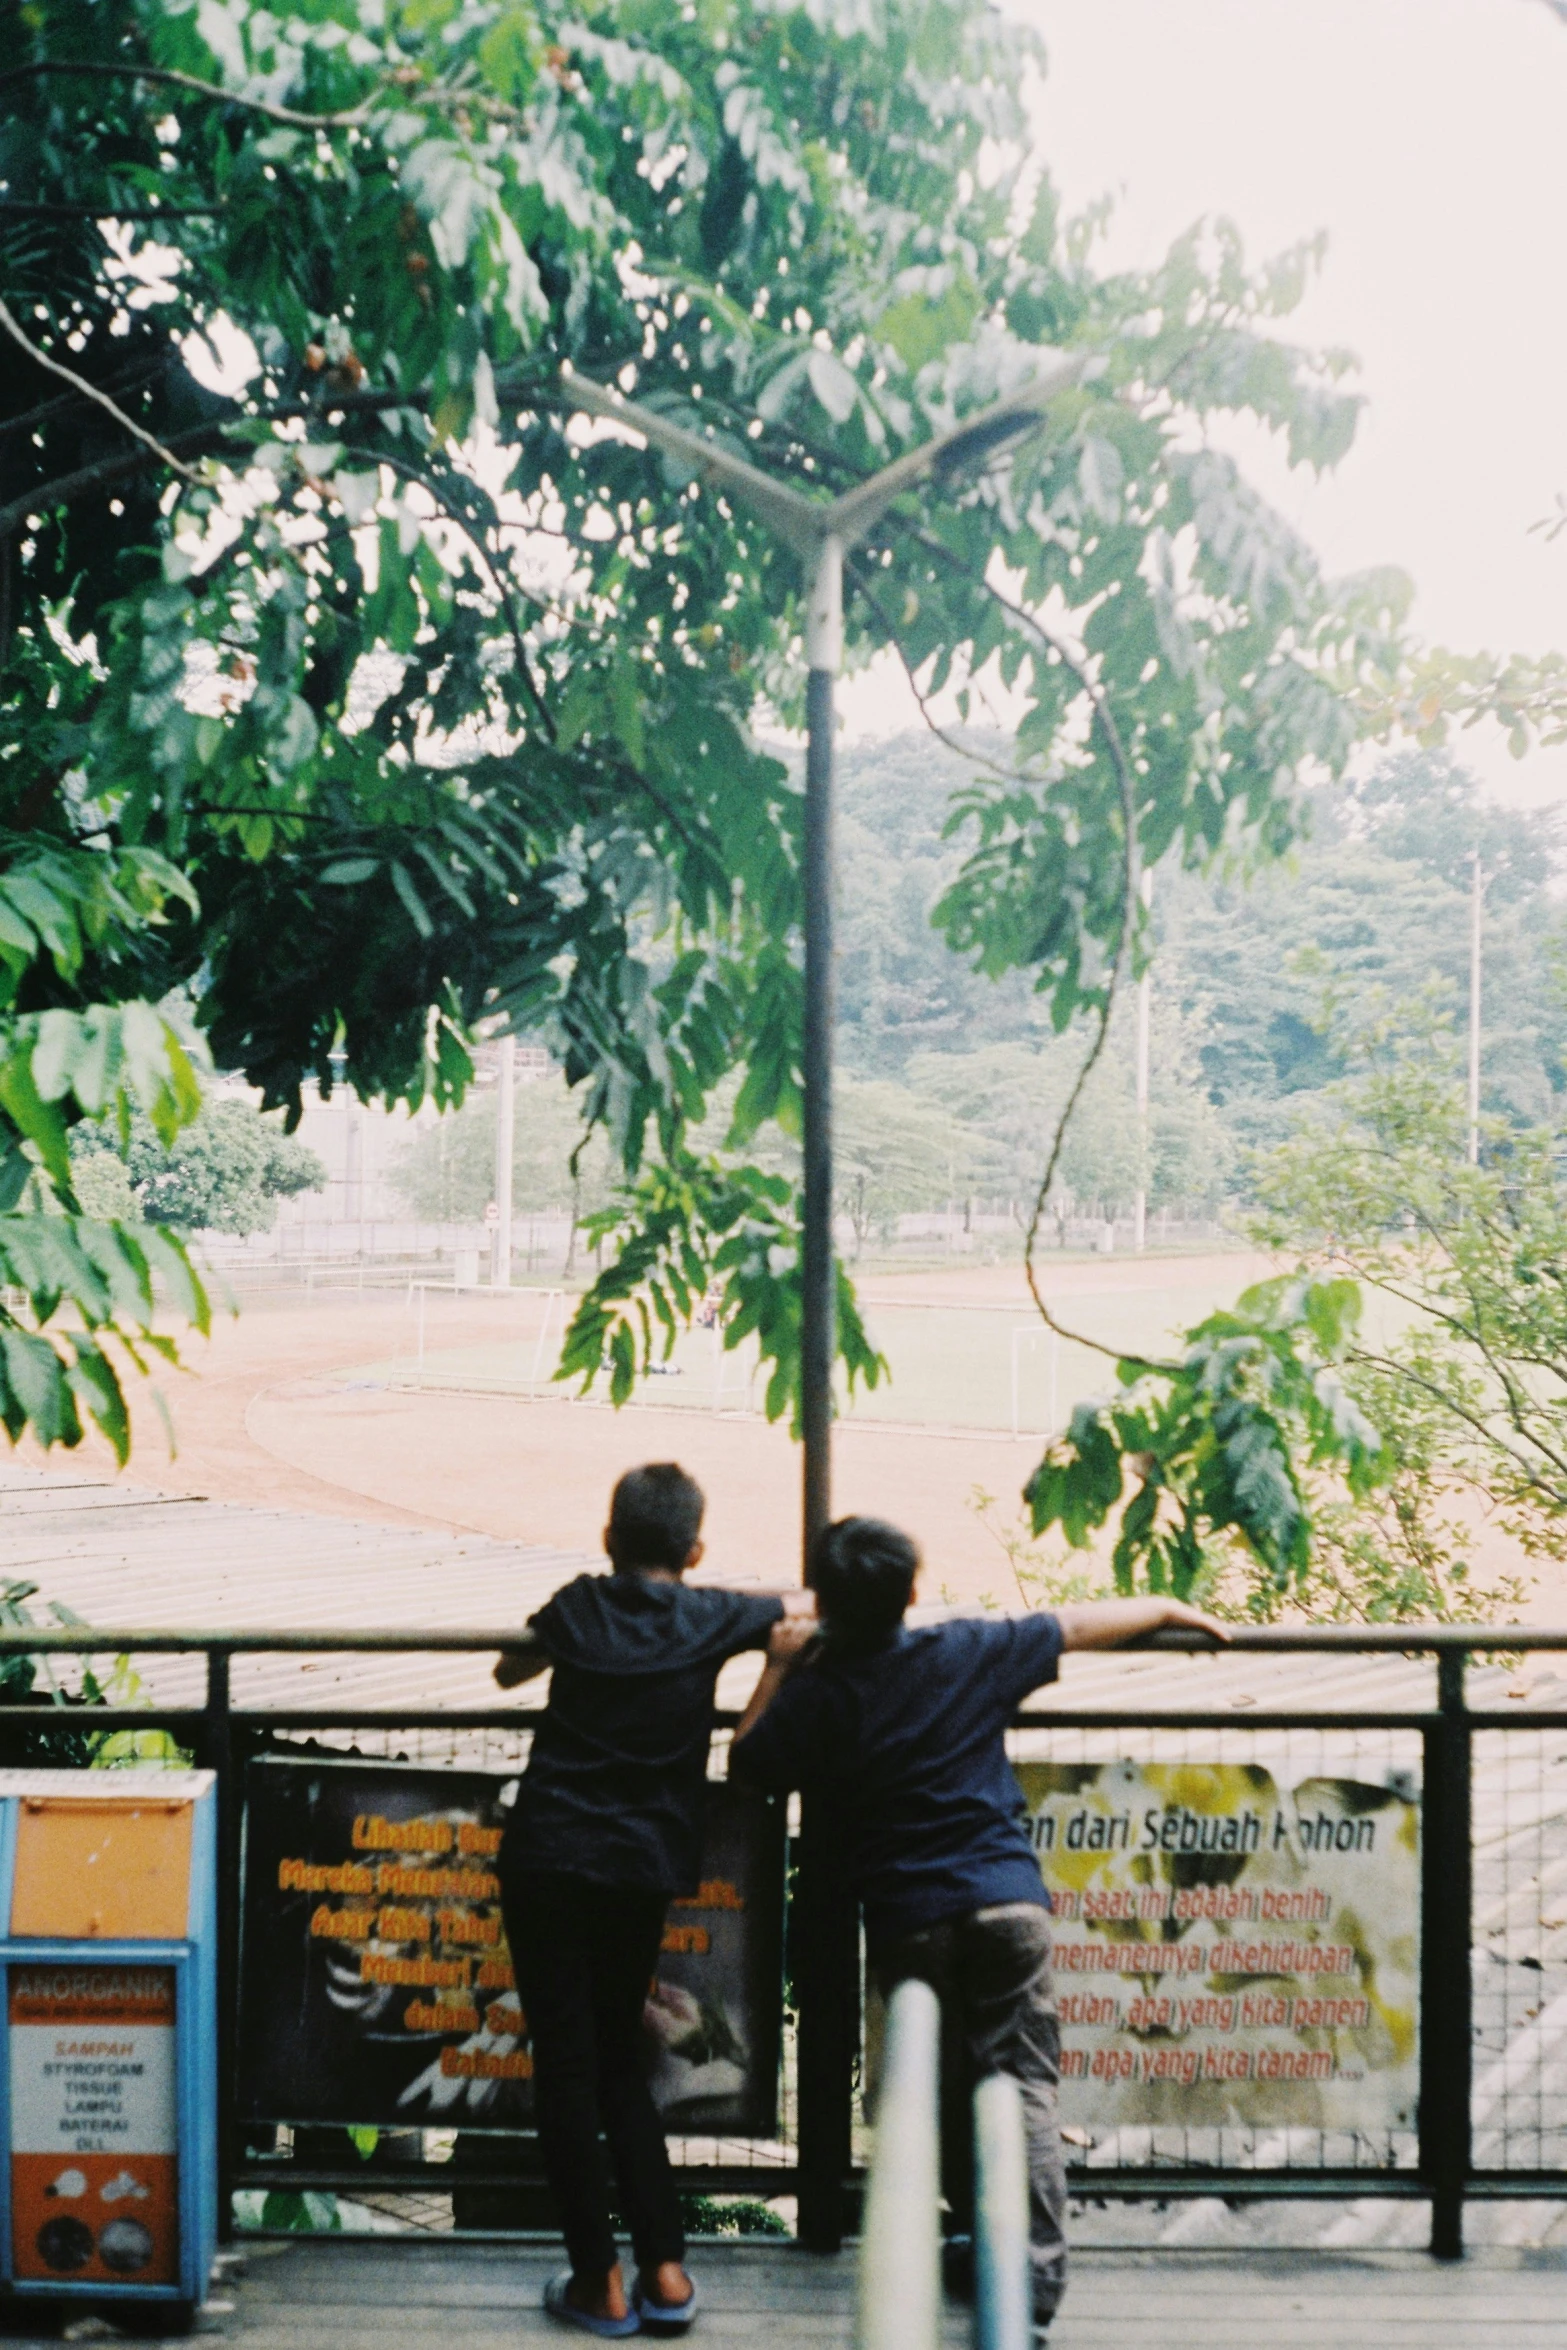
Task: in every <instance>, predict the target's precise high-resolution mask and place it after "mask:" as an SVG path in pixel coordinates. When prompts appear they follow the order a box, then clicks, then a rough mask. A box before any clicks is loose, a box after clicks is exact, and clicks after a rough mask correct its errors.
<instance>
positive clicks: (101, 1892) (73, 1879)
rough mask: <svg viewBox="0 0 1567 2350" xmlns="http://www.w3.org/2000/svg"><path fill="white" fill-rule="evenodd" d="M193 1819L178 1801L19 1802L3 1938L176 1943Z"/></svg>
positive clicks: (34, 1798) (28, 1798)
mask: <svg viewBox="0 0 1567 2350" xmlns="http://www.w3.org/2000/svg"><path fill="white" fill-rule="evenodd" d="M194 1817H195V1813H194V1807H193V1805H192V1804H191V1802H190V1801H189V1799H188V1798H172V1797H170V1798H159V1797H149V1796H140V1797H135V1798H131V1799H127V1798H126V1797H124V1796H121V1797H118V1798H115V1797H111V1796H99V1795H93V1796H76V1795H71V1796H58V1795H24V1796H23V1797H22V1799H21V1801H20V1803H19V1804H18V1806H17V1822H16V1878H15V1883H14V1886H13V1889H12V1894H11V1932H12V1933H13V1934H14V1935H22V1934H48V1935H52V1936H55V1937H58V1938H59V1939H60V1940H62V1941H71V1942H82V1941H96V1942H113V1941H138V1942H141V1941H145V1942H181V1941H183V1940H184V1938H185V1935H186V1933H187V1931H188V1928H189V1919H190V1858H191V1827H192V1822H193V1820H194Z"/></svg>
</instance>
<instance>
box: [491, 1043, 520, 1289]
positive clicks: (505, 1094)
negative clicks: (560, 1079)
mask: <svg viewBox="0 0 1567 2350" xmlns="http://www.w3.org/2000/svg"><path fill="white" fill-rule="evenodd" d="M496 1050H497V1053H498V1055H499V1073H498V1081H497V1084H496V1089H495V1205H496V1208H497V1210H498V1211H499V1217H498V1221H497V1223H496V1226H495V1257H494V1261H493V1263H492V1265H491V1268H490V1282H491V1286H492V1287H493V1288H496V1289H510V1287H511V1179H512V1166H511V1160H512V1136H513V1133H514V1131H515V1128H516V1107H517V1039H516V1038H515V1037H514V1036H503V1037H501V1038H499V1039H498V1041H497V1045H496Z"/></svg>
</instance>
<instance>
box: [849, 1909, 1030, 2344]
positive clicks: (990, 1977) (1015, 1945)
mask: <svg viewBox="0 0 1567 2350" xmlns="http://www.w3.org/2000/svg"><path fill="white" fill-rule="evenodd" d="M875 1967H876V1974H877V1978H878V1980H879V1981H880V1984H881V1987H882V1991H883V1993H884V1994H885V1995H887V1996H889V1997H890V1996H891V1993H892V1991H893V1988H894V1986H895V1985H896V1984H898V1983H902V1982H905V1981H907V1980H908V1978H909V1977H910V1976H913V1977H915V1978H916V1979H917V1980H918V1981H920V1982H924V1983H929V1985H930V1986H931V1989H932V1990H933V1991H934V1992H935V1994H936V1996H937V1998H938V1999H939V2000H940V2001H941V2107H942V2115H941V2172H942V2191H943V2193H944V2195H945V2197H946V2202H947V2209H948V2212H949V2213H950V2215H951V2225H952V2227H953V2229H954V2230H955V2231H959V2232H962V2233H970V2232H971V2231H972V2227H973V2212H974V2135H973V2129H974V2125H973V2093H974V2084H975V2082H976V2081H981V2080H984V2079H985V2078H986V2077H987V2075H989V2074H991V2073H1009V2074H1010V2075H1011V2076H1012V2078H1013V2080H1015V2081H1016V2082H1017V2084H1018V2086H1019V2088H1020V2089H1021V2090H1022V2092H1023V2126H1024V2130H1025V2132H1026V2135H1027V2139H1028V2180H1029V2192H1028V2206H1029V2212H1028V2219H1029V2224H1028V2234H1029V2250H1030V2257H1031V2260H1032V2264H1033V2273H1034V2317H1035V2321H1036V2322H1037V2323H1039V2324H1047V2323H1048V2322H1049V2320H1050V2319H1051V2318H1052V2317H1053V2316H1054V2315H1055V2312H1056V2307H1057V2305H1058V2303H1059V2302H1060V2299H1061V2295H1062V2293H1063V2292H1064V2290H1065V2288H1066V2234H1065V2227H1064V2222H1065V2218H1066V2169H1065V2165H1064V2163H1063V2160H1062V2155H1061V2131H1060V2124H1059V2121H1058V2119H1057V2113H1056V2091H1057V2088H1058V2087H1059V2085H1060V2080H1061V2027H1060V2025H1059V2023H1058V2022H1057V2020H1056V2003H1055V1994H1054V1992H1053V1990H1052V1988H1051V1982H1050V1920H1049V1917H1048V1916H1047V1914H1046V1912H1045V1911H1044V1910H1042V1909H1040V1908H1039V1907H1038V1906H1037V1905H1036V1904H1035V1903H1033V1902H1031V1901H1009V1902H1006V1903H1003V1904H1002V1905H1001V1906H1000V1907H998V1908H995V1909H974V1910H970V1911H968V1912H967V1913H966V1915H964V1916H962V1917H955V1918H943V1919H942V1920H941V1921H940V1923H939V1924H937V1925H934V1926H927V1927H926V1929H925V1930H924V1932H923V1933H919V1934H909V1935H907V1936H905V1937H904V1938H903V1939H902V1940H901V1941H898V1942H894V1943H890V1944H888V1945H887V1946H885V1947H884V1948H883V1949H881V1950H878V1951H877V1952H876V1954H875Z"/></svg>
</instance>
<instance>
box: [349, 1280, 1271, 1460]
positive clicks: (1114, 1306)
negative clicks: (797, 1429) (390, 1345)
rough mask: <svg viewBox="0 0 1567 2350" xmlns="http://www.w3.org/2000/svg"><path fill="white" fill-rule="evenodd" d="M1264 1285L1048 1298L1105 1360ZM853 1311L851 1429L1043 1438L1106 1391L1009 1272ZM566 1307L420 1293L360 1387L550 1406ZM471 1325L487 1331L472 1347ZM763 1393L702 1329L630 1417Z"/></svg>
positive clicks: (745, 1354) (1123, 1284)
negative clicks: (857, 1316)
mask: <svg viewBox="0 0 1567 2350" xmlns="http://www.w3.org/2000/svg"><path fill="white" fill-rule="evenodd" d="M1260 1270H1261V1267H1260V1266H1259V1264H1258V1262H1257V1260H1255V1259H1251V1258H1247V1257H1244V1256H1241V1255H1239V1254H1237V1255H1235V1256H1234V1257H1214V1256H1204V1257H1201V1258H1189V1259H1181V1258H1174V1259H1169V1258H1166V1259H1156V1258H1149V1257H1145V1258H1142V1259H1122V1260H1120V1261H1119V1262H1114V1263H1107V1262H1106V1261H1105V1260H1103V1259H1099V1260H1090V1261H1087V1262H1083V1263H1076V1262H1074V1263H1071V1264H1058V1265H1057V1266H1055V1267H1053V1268H1051V1269H1050V1271H1051V1273H1052V1274H1053V1276H1054V1277H1053V1278H1049V1277H1047V1280H1046V1283H1045V1295H1046V1300H1047V1302H1048V1303H1049V1304H1050V1306H1051V1309H1052V1311H1053V1312H1054V1313H1055V1314H1056V1317H1057V1319H1058V1320H1060V1321H1061V1322H1062V1323H1064V1324H1065V1326H1066V1327H1067V1328H1068V1329H1070V1330H1076V1331H1078V1332H1080V1333H1081V1335H1082V1337H1083V1338H1084V1339H1087V1340H1095V1341H1097V1342H1098V1347H1102V1348H1108V1349H1110V1350H1111V1351H1112V1353H1121V1352H1142V1353H1151V1354H1155V1355H1161V1354H1167V1353H1168V1352H1169V1349H1170V1347H1171V1344H1172V1342H1173V1340H1174V1338H1175V1335H1176V1334H1177V1333H1178V1332H1179V1331H1180V1330H1182V1329H1184V1328H1186V1327H1189V1326H1190V1325H1191V1324H1192V1323H1193V1322H1195V1321H1198V1320H1200V1319H1201V1318H1202V1316H1203V1315H1205V1314H1207V1313H1209V1312H1211V1311H1212V1310H1213V1308H1214V1307H1215V1306H1218V1305H1221V1304H1224V1303H1227V1302H1229V1301H1230V1300H1232V1299H1233V1298H1234V1297H1235V1295H1236V1293H1237V1291H1238V1290H1239V1289H1240V1288H1241V1287H1242V1286H1244V1284H1245V1282H1246V1281H1247V1280H1249V1279H1254V1278H1256V1277H1257V1274H1258V1272H1259V1271H1260ZM860 1295H861V1305H862V1309H863V1311H864V1314H865V1319H866V1326H867V1328H868V1330H869V1332H870V1335H871V1338H872V1341H873V1343H874V1344H875V1346H876V1348H877V1350H878V1352H879V1353H880V1354H881V1355H882V1356H883V1357H884V1359H885V1361H886V1364H887V1371H888V1376H887V1377H885V1378H884V1379H883V1380H882V1381H881V1382H880V1384H879V1385H878V1386H877V1387H875V1388H874V1389H870V1390H865V1389H863V1388H862V1389H860V1390H858V1391H857V1392H856V1393H855V1395H854V1396H853V1397H852V1398H850V1397H848V1396H847V1395H845V1396H844V1397H843V1398H842V1399H841V1403H840V1409H841V1410H842V1411H843V1412H844V1414H845V1415H846V1416H848V1417H851V1418H853V1419H854V1420H856V1421H860V1422H866V1423H872V1424H875V1423H880V1424H884V1425H887V1426H890V1427H902V1428H928V1429H932V1430H944V1431H960V1430H969V1429H973V1430H983V1431H986V1432H989V1433H993V1434H997V1435H1002V1434H1005V1435H1010V1436H1036V1437H1037V1436H1045V1435H1048V1434H1050V1433H1051V1432H1053V1431H1054V1430H1055V1429H1057V1428H1059V1427H1061V1426H1062V1425H1063V1424H1064V1422H1065V1420H1066V1419H1067V1417H1068V1416H1069V1415H1070V1413H1071V1410H1072V1407H1073V1405H1074V1404H1075V1403H1076V1402H1077V1401H1078V1400H1079V1399H1080V1398H1081V1397H1083V1396H1088V1395H1093V1394H1096V1393H1100V1392H1102V1391H1103V1390H1104V1389H1105V1387H1106V1386H1107V1384H1112V1383H1113V1379H1114V1373H1113V1369H1112V1363H1111V1358H1110V1356H1109V1355H1107V1354H1104V1353H1101V1352H1099V1351H1097V1349H1096V1347H1094V1346H1091V1345H1087V1344H1084V1345H1078V1344H1074V1343H1073V1342H1072V1341H1071V1340H1070V1339H1065V1340H1063V1339H1061V1338H1059V1337H1058V1336H1057V1335H1056V1334H1055V1332H1053V1331H1051V1330H1049V1329H1047V1328H1046V1326H1045V1325H1044V1323H1043V1322H1042V1321H1041V1319H1040V1317H1039V1315H1038V1313H1037V1312H1036V1311H1035V1309H1034V1307H1033V1304H1032V1302H1031V1300H1030V1299H1029V1297H1028V1295H1027V1292H1026V1290H1025V1288H1024V1286H1023V1282H1022V1279H1021V1276H1020V1274H1019V1273H1018V1272H1017V1271H1016V1269H1015V1268H1013V1267H1011V1266H1004V1267H1003V1266H984V1267H973V1268H968V1267H964V1266H961V1265H959V1266H955V1267H954V1268H952V1269H951V1270H950V1271H948V1270H942V1271H939V1272H930V1273H917V1274H905V1275H903V1276H901V1277H899V1276H896V1275H882V1276H879V1277H878V1276H877V1275H876V1274H875V1273H871V1274H870V1275H868V1276H867V1277H866V1278H865V1280H864V1281H863V1283H862V1286H861V1292H860ZM572 1304H573V1300H572V1299H570V1298H569V1297H566V1296H564V1295H563V1293H562V1292H560V1291H559V1290H551V1289H544V1288H529V1289H519V1290H513V1291H510V1292H505V1293H500V1294H495V1293H488V1292H486V1293H481V1294H474V1293H468V1294H466V1295H464V1294H462V1293H458V1292H454V1291H451V1290H449V1289H442V1288H438V1287H436V1286H435V1285H433V1284H432V1285H429V1286H427V1287H423V1288H420V1289H419V1290H417V1291H415V1292H413V1293H411V1294H410V1296H409V1298H408V1300H407V1303H406V1306H405V1308H404V1311H403V1315H402V1318H401V1325H400V1327H399V1330H398V1334H397V1345H396V1349H395V1351H394V1352H393V1353H392V1354H390V1355H389V1356H387V1357H386V1358H384V1359H383V1360H382V1361H380V1362H378V1363H376V1364H374V1365H369V1366H365V1367H363V1368H362V1369H361V1371H360V1373H359V1376H361V1377H366V1376H372V1375H373V1376H379V1377H381V1378H384V1379H385V1380H386V1382H387V1384H388V1385H389V1386H392V1387H396V1388H398V1389H403V1390H411V1391H414V1392H424V1393H430V1394H441V1393H445V1394H472V1395H506V1396H517V1397H525V1398H529V1399H538V1398H542V1397H544V1396H545V1395H548V1394H549V1393H550V1392H551V1391H552V1379H551V1374H552V1370H553V1366H554V1363H555V1360H556V1357H557V1355H558V1352H559V1342H560V1333H561V1327H562V1322H563V1319H564V1318H565V1317H566V1316H567V1315H569V1313H570V1311H571V1307H572ZM476 1314H477V1315H478V1317H479V1319H480V1322H481V1324H484V1323H487V1324H488V1327H487V1328H483V1329H482V1331H481V1334H480V1335H479V1336H477V1337H475V1336H474V1328H475V1316H476ZM459 1331H460V1332H461V1337H460V1339H459V1338H458V1336H457V1333H458V1332H459ZM764 1386H765V1381H764V1379H763V1376H762V1371H761V1366H760V1364H759V1361H758V1357H757V1352H756V1348H755V1345H754V1343H751V1342H746V1343H744V1344H742V1345H741V1346H740V1347H737V1348H735V1349H733V1350H729V1349H726V1348H725V1347H724V1345H723V1343H722V1334H721V1332H720V1331H719V1329H718V1328H716V1327H713V1328H710V1329H693V1330H690V1331H687V1332H684V1333H683V1334H682V1335H681V1336H680V1338H679V1339H678V1340H677V1341H676V1344H675V1348H674V1352H673V1354H672V1356H671V1357H670V1359H669V1361H668V1363H667V1364H661V1365H659V1366H658V1367H657V1369H656V1370H655V1371H654V1372H653V1373H652V1374H651V1375H650V1376H648V1377H646V1378H643V1379H642V1380H640V1381H639V1382H638V1384H637V1388H636V1392H635V1395H634V1397H633V1402H634V1403H636V1404H639V1405H644V1406H647V1405H652V1406H656V1407H658V1408H659V1409H661V1410H676V1411H691V1412H706V1413H711V1414H715V1415H718V1416H730V1415H734V1414H740V1415H756V1414H759V1413H760V1412H761V1410H762V1408H763V1392H764ZM553 1391H554V1392H555V1393H557V1394H558V1393H559V1392H560V1391H559V1389H558V1388H554V1390H553Z"/></svg>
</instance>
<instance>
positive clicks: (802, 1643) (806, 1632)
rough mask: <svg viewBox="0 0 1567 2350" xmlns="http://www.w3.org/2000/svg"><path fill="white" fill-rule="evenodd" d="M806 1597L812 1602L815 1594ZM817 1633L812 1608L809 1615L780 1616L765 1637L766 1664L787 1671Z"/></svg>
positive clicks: (811, 1593)
mask: <svg viewBox="0 0 1567 2350" xmlns="http://www.w3.org/2000/svg"><path fill="white" fill-rule="evenodd" d="M806 1596H807V1597H809V1598H811V1599H812V1600H814V1599H815V1597H816V1594H815V1592H814V1591H813V1592H810V1593H808V1594H807V1595H806ZM817 1631H818V1625H817V1622H816V1614H815V1610H814V1608H813V1610H812V1612H811V1614H810V1615H803V1614H790V1615H787V1616H780V1617H779V1619H778V1621H777V1623H776V1624H775V1625H774V1626H773V1628H772V1630H771V1632H770V1633H769V1634H768V1636H767V1662H768V1664H769V1665H780V1666H782V1667H783V1668H784V1669H785V1670H786V1671H787V1669H788V1667H789V1666H790V1665H792V1664H793V1662H794V1660H795V1658H796V1657H797V1656H801V1655H803V1654H804V1652H805V1650H806V1649H808V1648H809V1647H810V1645H811V1642H812V1641H813V1640H814V1639H815V1638H816V1635H817Z"/></svg>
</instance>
